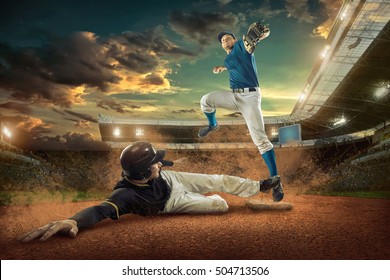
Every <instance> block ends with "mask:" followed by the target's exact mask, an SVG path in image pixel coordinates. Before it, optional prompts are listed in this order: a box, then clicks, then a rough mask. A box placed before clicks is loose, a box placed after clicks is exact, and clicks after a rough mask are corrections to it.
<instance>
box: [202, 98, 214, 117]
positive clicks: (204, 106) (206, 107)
mask: <svg viewBox="0 0 390 280" xmlns="http://www.w3.org/2000/svg"><path fill="white" fill-rule="evenodd" d="M208 96H209V94H206V95H203V97H202V98H201V99H200V108H201V110H202V111H203V112H206V113H212V112H214V111H215V108H214V107H213V106H211V105H210V101H209V100H208Z"/></svg>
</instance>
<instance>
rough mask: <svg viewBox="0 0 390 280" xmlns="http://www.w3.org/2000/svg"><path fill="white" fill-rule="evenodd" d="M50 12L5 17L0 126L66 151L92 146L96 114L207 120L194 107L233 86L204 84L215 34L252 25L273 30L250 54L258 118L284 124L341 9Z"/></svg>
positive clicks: (171, 7)
mask: <svg viewBox="0 0 390 280" xmlns="http://www.w3.org/2000/svg"><path fill="white" fill-rule="evenodd" d="M45 3H46V4H45V5H40V4H39V2H37V4H36V5H32V4H31V2H30V1H25V0H22V1H18V3H14V2H12V3H11V2H9V3H8V4H7V5H5V6H4V7H3V9H1V10H0V110H1V111H0V120H1V121H2V122H6V123H8V124H9V125H10V127H11V128H12V129H13V130H14V133H15V134H14V135H19V138H21V139H23V141H22V140H19V141H21V143H22V142H23V143H24V145H27V143H28V145H29V146H30V147H32V146H33V147H38V146H39V145H40V144H44V146H46V147H48V145H49V144H50V145H49V146H50V147H64V148H66V149H68V148H74V147H75V146H77V145H80V147H84V148H85V147H88V145H89V144H91V143H93V144H96V143H95V142H98V139H100V136H99V131H98V126H97V116H98V114H99V113H100V112H102V113H104V114H107V115H117V116H128V117H153V118H202V117H203V114H202V112H201V111H200V109H199V100H200V98H201V96H202V95H203V94H206V93H207V92H210V91H213V90H217V89H228V86H229V83H228V79H229V78H228V75H227V74H226V73H223V74H220V75H214V74H212V73H211V69H212V67H213V66H215V65H221V64H222V63H223V59H224V57H225V55H226V53H225V52H224V51H223V50H222V49H221V47H220V44H219V43H218V42H217V39H216V36H217V34H218V33H219V32H220V31H222V30H230V31H232V32H234V33H236V35H237V36H238V37H240V36H242V34H244V33H245V32H246V31H247V28H248V26H249V24H251V23H252V22H253V21H256V20H259V19H265V20H266V22H267V23H271V35H270V38H269V39H267V40H266V41H265V42H264V43H262V46H261V47H260V48H261V50H257V51H256V61H257V63H258V65H259V67H258V68H259V69H258V71H259V76H260V80H261V86H262V89H263V90H264V96H263V111H264V113H265V115H267V116H270V115H271V116H272V115H281V114H288V113H289V111H291V109H292V107H293V106H294V104H295V102H296V100H295V96H296V94H297V92H298V91H299V89H300V87H301V86H302V85H303V84H304V82H305V78H306V75H307V74H308V72H309V71H310V69H311V66H312V63H313V61H315V55H316V50H314V51H312V50H313V49H314V48H319V46H320V44H321V43H322V42H323V40H324V38H326V36H327V34H328V33H329V30H330V27H331V26H332V23H333V21H334V18H335V16H336V15H337V13H338V10H339V8H340V6H341V4H342V1H341V0H314V1H307V0H298V1H292V0H284V1H271V0H263V1H231V0H219V1H194V2H191V1H167V2H166V3H165V2H161V5H159V6H156V5H153V3H149V2H148V1H142V2H133V1H131V3H130V2H129V1H121V0H120V1H118V2H117V5H102V4H101V3H99V1H97V2H96V3H95V4H94V5H89V4H87V3H84V2H83V3H81V2H80V3H79V4H78V5H77V6H75V4H74V2H69V1H53V2H47V1H46V2H45ZM295 31H296V32H295ZM311 52H312V53H313V54H312V53H311ZM291 69H294V71H293V72H292V71H291ZM219 114H220V116H223V117H225V116H228V117H229V116H236V115H235V113H234V112H227V111H224V110H220V111H219ZM16 139H17V137H15V141H17V140H16ZM15 143H16V142H15ZM100 148H101V147H100Z"/></svg>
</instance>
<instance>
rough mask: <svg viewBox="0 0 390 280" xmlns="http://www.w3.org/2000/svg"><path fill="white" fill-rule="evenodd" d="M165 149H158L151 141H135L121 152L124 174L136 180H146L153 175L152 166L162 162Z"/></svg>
mask: <svg viewBox="0 0 390 280" xmlns="http://www.w3.org/2000/svg"><path fill="white" fill-rule="evenodd" d="M164 156H165V150H156V149H155V148H154V147H153V145H152V144H150V143H149V142H143V141H139V142H135V143H133V144H131V145H129V146H127V147H126V148H125V149H124V150H123V151H122V153H121V156H120V162H121V166H122V171H123V175H125V176H127V177H128V178H130V179H134V180H144V179H147V178H149V177H150V176H151V175H152V171H151V169H150V166H151V165H152V164H155V163H157V162H161V161H162V159H163V158H164Z"/></svg>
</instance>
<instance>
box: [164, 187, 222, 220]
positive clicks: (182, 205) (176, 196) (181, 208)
mask: <svg viewBox="0 0 390 280" xmlns="http://www.w3.org/2000/svg"><path fill="white" fill-rule="evenodd" d="M228 209H229V206H228V204H227V202H226V201H225V200H224V199H223V198H222V197H220V196H219V195H217V194H215V195H210V196H205V195H202V194H199V193H192V192H188V191H184V190H177V189H176V190H175V191H173V192H172V193H171V196H170V198H169V199H168V201H167V203H166V204H165V207H164V211H163V213H167V214H168V213H171V214H174V213H187V214H220V213H225V212H227V211H228Z"/></svg>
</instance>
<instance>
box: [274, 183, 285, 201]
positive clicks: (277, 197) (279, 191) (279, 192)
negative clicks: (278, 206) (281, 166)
mask: <svg viewBox="0 0 390 280" xmlns="http://www.w3.org/2000/svg"><path fill="white" fill-rule="evenodd" d="M272 197H273V198H274V201H275V202H279V201H281V200H282V199H283V197H284V192H283V185H282V183H280V182H279V184H277V185H276V187H274V188H272Z"/></svg>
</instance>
